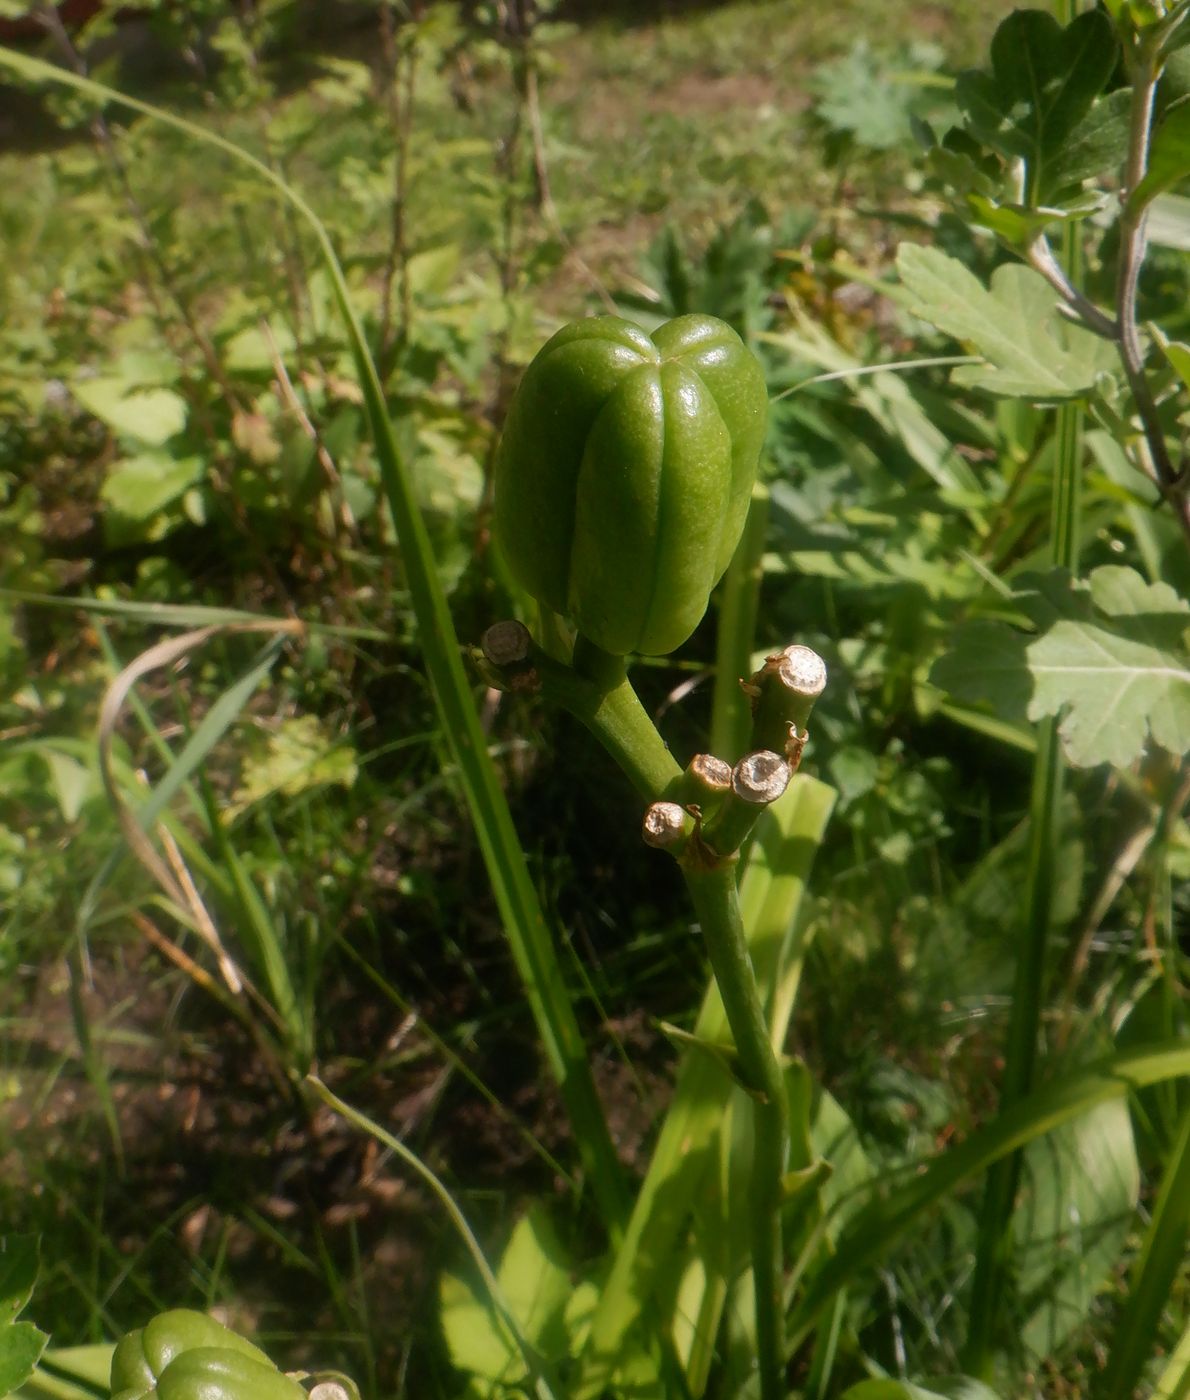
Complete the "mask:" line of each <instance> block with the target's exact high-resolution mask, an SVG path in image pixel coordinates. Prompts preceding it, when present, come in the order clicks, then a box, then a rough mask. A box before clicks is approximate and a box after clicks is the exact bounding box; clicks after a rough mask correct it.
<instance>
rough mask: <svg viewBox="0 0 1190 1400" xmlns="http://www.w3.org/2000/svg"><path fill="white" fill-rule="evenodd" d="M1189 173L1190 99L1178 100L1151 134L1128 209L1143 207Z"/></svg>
mask: <svg viewBox="0 0 1190 1400" xmlns="http://www.w3.org/2000/svg"><path fill="white" fill-rule="evenodd" d="M1187 175H1190V102H1182V103H1179V104H1178V105H1177V106H1176V107H1173V108H1172V109H1171V110H1170V111H1169V112H1168V113H1167V114H1166V116H1165V119H1164V121H1162V123H1161V125H1160V126H1159V127H1158V128H1157V130H1156V131H1155V132H1154V133H1153V140H1152V144H1151V145H1150V146H1149V164H1148V169H1147V171H1146V173H1145V178H1144V179H1143V180H1142V181H1141V182H1140V184H1139V185H1137V187H1136V189H1134V190H1133V191H1132V198H1131V199H1129V201H1128V205H1129V208H1130V209H1133V210H1135V209H1142V208H1143V207H1144V206H1145V205H1146V204H1148V203H1149V201H1150V200H1152V199H1155V198H1156V196H1157V195H1159V194H1161V193H1163V192H1164V191H1165V190H1168V189H1170V188H1171V187H1172V186H1173V185H1176V184H1177V183H1178V181H1179V180H1183V179H1185V177H1186V176H1187Z"/></svg>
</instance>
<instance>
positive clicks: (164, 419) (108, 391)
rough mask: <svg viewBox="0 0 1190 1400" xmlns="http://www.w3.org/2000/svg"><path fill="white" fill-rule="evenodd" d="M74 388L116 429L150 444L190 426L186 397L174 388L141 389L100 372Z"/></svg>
mask: <svg viewBox="0 0 1190 1400" xmlns="http://www.w3.org/2000/svg"><path fill="white" fill-rule="evenodd" d="M70 391H71V393H72V394H73V395H74V396H75V398H76V399H78V401H79V403H81V404H82V406H83V407H84V408H85V409H86V410H87V412H88V413H93V414H94V415H95V417H96V418H98V419H99V420H100V421H101V422H103V423H106V424H107V426H108V427H109V428H110V429H111V430H112V432H114V433H116V434H118V435H119V436H120V437H127V438H132V439H134V440H135V441H136V442H143V443H145V444H147V445H148V446H150V447H159V446H161V444H162V443H165V442H168V441H169V439H170V438H171V437H173V436H174V434H175V433H180V432H181V431H182V429H183V428H184V427H185V426H186V400H185V399H184V398H182V396H181V395H180V394H176V393H175V392H174V391H173V390H172V389H141V388H139V387H137V385H136V384H135V383H130V382H129V381H128V380H127V379H123V378H118V377H116V376H114V375H97V376H95V378H93V379H77V380H75V382H74V383H73V384H72V385H71V386H70Z"/></svg>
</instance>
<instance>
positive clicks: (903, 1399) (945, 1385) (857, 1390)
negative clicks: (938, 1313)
mask: <svg viewBox="0 0 1190 1400" xmlns="http://www.w3.org/2000/svg"><path fill="white" fill-rule="evenodd" d="M842 1400H999V1396H998V1395H997V1394H996V1392H995V1391H994V1390H992V1389H990V1388H989V1387H988V1386H986V1385H984V1383H983V1382H982V1381H977V1380H973V1379H972V1378H971V1377H970V1376H938V1377H936V1378H932V1379H930V1380H928V1381H923V1382H922V1383H921V1384H920V1385H915V1384H913V1383H912V1382H910V1381H894V1380H887V1379H884V1380H870V1381H860V1383H859V1384H858V1385H853V1386H851V1388H850V1389H848V1390H845V1391H844V1392H843V1395H842Z"/></svg>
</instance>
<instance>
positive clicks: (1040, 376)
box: [897, 243, 1117, 400]
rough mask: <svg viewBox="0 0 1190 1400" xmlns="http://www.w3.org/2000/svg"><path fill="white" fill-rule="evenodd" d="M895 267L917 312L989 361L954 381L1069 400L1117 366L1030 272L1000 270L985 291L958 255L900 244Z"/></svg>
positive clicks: (1107, 351)
mask: <svg viewBox="0 0 1190 1400" xmlns="http://www.w3.org/2000/svg"><path fill="white" fill-rule="evenodd" d="M897 270H898V271H899V272H900V275H901V281H902V282H903V283H904V284H905V286H906V287H907V288H908V290H909V291H910V292H911V293H912V297H913V300H912V303H911V310H912V311H913V313H914V315H916V316H920V317H921V318H922V319H923V320H926V321H930V322H932V323H933V324H934V325H935V326H937V327H938V328H939V329H940V330H943V331H945V332H946V333H947V334H948V335H952V336H954V337H955V338H956V339H957V340H961V341H963V342H965V343H967V344H969V345H971V346H972V347H973V348H974V349H975V350H977V351H978V352H979V353H980V354H981V355H982V356H983V357H984V358H985V359H986V360H987V364H986V365H964V366H962V367H961V368H960V369H958V370H956V371H955V372H954V376H953V378H954V380H955V382H956V383H960V384H964V385H967V386H969V387H972V388H980V389H985V390H987V391H988V392H989V393H994V394H1006V395H1010V396H1014V397H1021V398H1030V399H1042V400H1053V399H1065V398H1072V397H1074V396H1075V395H1077V394H1082V393H1086V392H1087V391H1088V390H1090V389H1091V388H1092V387H1093V386H1094V384H1095V382H1096V380H1097V378H1098V377H1099V376H1100V375H1102V374H1104V373H1110V372H1111V371H1112V370H1113V369H1115V368H1116V367H1117V361H1116V357H1115V351H1114V350H1113V348H1112V347H1111V345H1109V344H1108V343H1107V342H1106V341H1104V340H1101V339H1100V338H1099V337H1098V336H1095V335H1092V334H1091V332H1090V331H1087V330H1084V329H1083V328H1082V327H1081V326H1076V325H1073V324H1072V323H1071V322H1069V321H1066V320H1064V319H1063V318H1062V317H1060V316H1059V315H1058V313H1057V311H1056V309H1055V303H1056V301H1057V296H1056V293H1055V292H1054V290H1053V288H1052V287H1050V286H1049V284H1048V283H1047V282H1046V281H1045V279H1044V278H1043V277H1042V276H1041V275H1040V274H1039V273H1036V272H1034V271H1033V270H1032V269H1031V268H1027V267H1022V266H1020V265H1019V264H1016V263H1010V264H1007V265H1005V266H1003V267H999V268H997V269H996V271H995V272H994V273H993V274H992V281H991V287H990V288H987V287H984V286H983V284H982V283H981V282H980V281H979V279H978V278H977V277H976V276H975V275H974V274H973V273H972V272H970V271H968V269H967V268H966V267H964V266H963V264H962V263H961V262H959V261H958V259H957V258H952V257H948V256H947V255H946V254H945V253H942V252H939V251H938V249H936V248H924V247H921V246H919V245H918V244H914V243H902V244H901V247H900V249H899V250H898V253H897Z"/></svg>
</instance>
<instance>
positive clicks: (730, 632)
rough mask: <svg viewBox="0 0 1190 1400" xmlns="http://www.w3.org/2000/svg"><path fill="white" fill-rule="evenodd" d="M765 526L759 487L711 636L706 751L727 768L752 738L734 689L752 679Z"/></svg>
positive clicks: (765, 505)
mask: <svg viewBox="0 0 1190 1400" xmlns="http://www.w3.org/2000/svg"><path fill="white" fill-rule="evenodd" d="M768 521H769V493H768V490H767V489H766V488H765V487H763V486H757V487H756V488H755V490H754V491H753V492H752V503H751V505H750V506H749V507H748V518H747V520H746V522H745V524H744V533H743V536H742V537H741V539H740V542H739V544H738V545H737V546H736V552H735V554H734V555H733V556H732V560H731V564H730V566H729V567H728V570H727V573H726V574H725V575H724V576H723V586H722V589H721V591H720V595H719V619H718V624H717V630H716V633H715V636H716V646H715V694H714V699H713V700H712V702H711V752H712V753H713V754H714V755H715V757H716V758H722V759H725V760H726V761H727V762H728V763H736V762H737V761H738V760H739V759H741V758H743V756H744V754H745V753H746V752H747V750H748V740H749V736H750V735H751V733H752V709H751V706H750V705H749V703H748V697H747V696H746V695H745V694H744V692H743V691H742V690H741V689H740V681H742V680H747V679H748V677H749V676H750V675H751V674H752V653H753V651H754V650H755V647H756V640H755V639H756V618H757V613H758V611H759V607H760V584H761V578H762V575H763V570H764V541H765V535H766V532H767V529H768Z"/></svg>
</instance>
